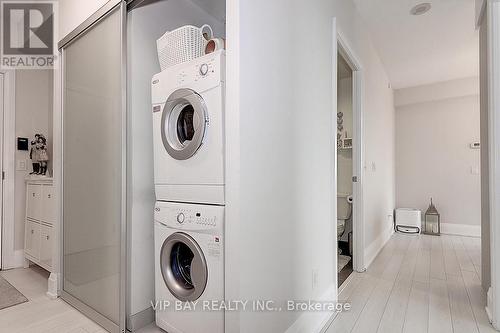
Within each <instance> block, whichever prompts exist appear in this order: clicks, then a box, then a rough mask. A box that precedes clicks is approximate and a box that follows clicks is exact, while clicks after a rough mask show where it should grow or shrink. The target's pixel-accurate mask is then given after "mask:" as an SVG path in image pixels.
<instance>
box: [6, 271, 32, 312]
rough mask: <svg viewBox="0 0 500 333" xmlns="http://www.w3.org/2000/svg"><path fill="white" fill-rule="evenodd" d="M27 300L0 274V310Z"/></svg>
mask: <svg viewBox="0 0 500 333" xmlns="http://www.w3.org/2000/svg"><path fill="white" fill-rule="evenodd" d="M27 301H28V299H27V298H26V297H24V295H23V294H21V293H20V292H19V291H18V290H17V289H16V288H14V287H13V286H12V285H11V284H10V283H9V282H8V281H7V280H5V279H4V278H3V277H1V276H0V310H2V309H5V308H8V307H11V306H14V305H18V304H21V303H24V302H27Z"/></svg>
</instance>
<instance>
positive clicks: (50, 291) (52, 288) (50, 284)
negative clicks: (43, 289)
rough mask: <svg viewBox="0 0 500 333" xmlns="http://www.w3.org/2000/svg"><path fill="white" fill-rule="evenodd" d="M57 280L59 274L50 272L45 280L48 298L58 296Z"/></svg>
mask: <svg viewBox="0 0 500 333" xmlns="http://www.w3.org/2000/svg"><path fill="white" fill-rule="evenodd" d="M58 280H59V274H57V273H50V276H49V279H48V281H47V293H46V295H47V297H48V298H50V299H56V298H58V297H59V293H58V290H57V285H58V282H57V281H58Z"/></svg>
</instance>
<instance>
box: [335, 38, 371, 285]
mask: <svg viewBox="0 0 500 333" xmlns="http://www.w3.org/2000/svg"><path fill="white" fill-rule="evenodd" d="M337 43H338V44H337V57H336V59H335V60H336V69H337V73H336V82H337V112H336V115H335V117H336V134H335V137H336V143H337V145H336V154H337V165H336V170H337V174H336V176H337V182H336V184H337V185H336V194H337V198H336V199H337V202H336V203H337V216H336V226H337V240H336V241H337V246H336V249H337V274H338V286H339V287H340V286H341V285H342V284H343V283H344V282H345V281H346V280H347V279H348V277H349V276H350V275H351V273H352V272H353V271H357V272H363V271H365V269H366V268H365V264H364V227H363V188H362V174H363V167H362V166H363V144H362V143H363V116H362V107H361V100H362V93H361V92H362V89H361V87H362V70H361V66H360V64H359V62H358V61H357V58H356V57H355V56H354V54H353V53H352V52H351V49H350V48H349V46H348V45H347V44H346V42H345V41H344V40H343V38H342V37H341V36H340V35H338V36H337Z"/></svg>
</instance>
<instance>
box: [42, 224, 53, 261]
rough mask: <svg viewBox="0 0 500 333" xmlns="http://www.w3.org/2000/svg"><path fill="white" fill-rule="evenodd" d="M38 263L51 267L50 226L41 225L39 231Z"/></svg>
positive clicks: (51, 241)
mask: <svg viewBox="0 0 500 333" xmlns="http://www.w3.org/2000/svg"><path fill="white" fill-rule="evenodd" d="M40 235H41V237H40V263H41V265H42V266H46V267H47V268H49V270H50V268H52V243H53V240H52V235H53V233H52V227H49V226H46V225H41V232H40Z"/></svg>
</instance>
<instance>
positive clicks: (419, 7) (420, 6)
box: [410, 2, 432, 15]
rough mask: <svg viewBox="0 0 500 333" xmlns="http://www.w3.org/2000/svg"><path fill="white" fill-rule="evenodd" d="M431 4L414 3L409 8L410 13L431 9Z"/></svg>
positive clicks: (416, 13) (420, 13) (419, 12)
mask: <svg viewBox="0 0 500 333" xmlns="http://www.w3.org/2000/svg"><path fill="white" fill-rule="evenodd" d="M431 7H432V5H431V4H430V3H429V2H424V3H420V4H418V5H416V6H415V7H413V8H412V9H411V10H410V14H411V15H422V14H425V13H427V12H428V11H429V10H431Z"/></svg>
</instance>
